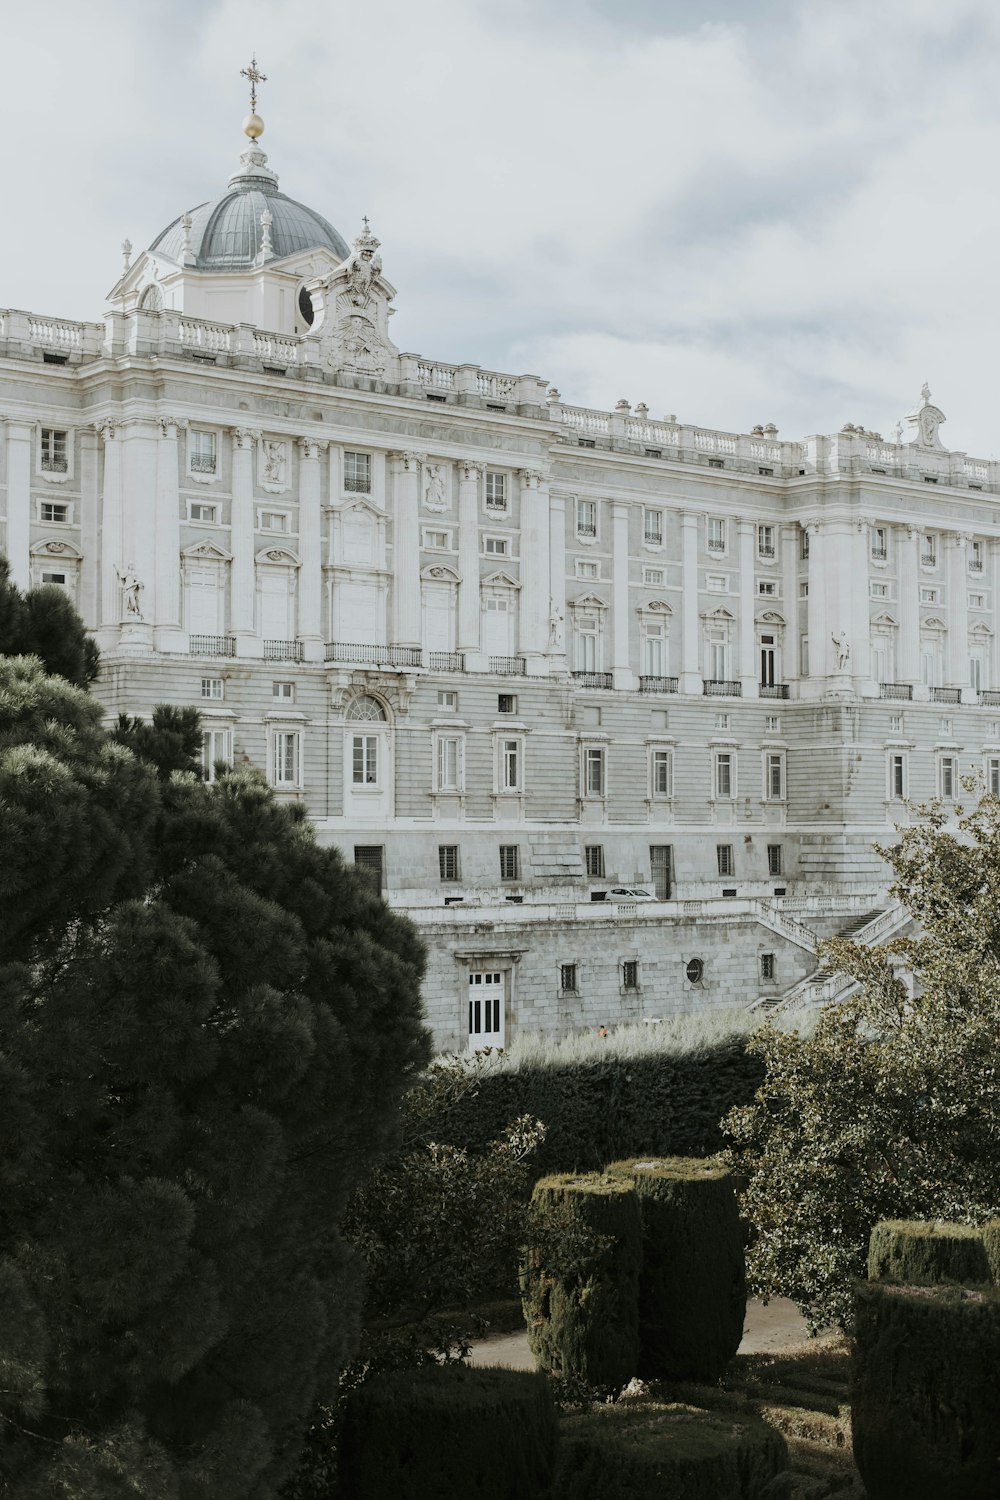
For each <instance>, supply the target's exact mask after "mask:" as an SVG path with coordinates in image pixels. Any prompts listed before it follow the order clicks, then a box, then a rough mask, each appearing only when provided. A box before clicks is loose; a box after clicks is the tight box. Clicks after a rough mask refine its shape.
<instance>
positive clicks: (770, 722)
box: [764, 714, 781, 734]
mask: <svg viewBox="0 0 1000 1500" xmlns="http://www.w3.org/2000/svg"><path fill="white" fill-rule="evenodd" d="M764 733H765V734H780V733H781V716H780V714H765V715H764Z"/></svg>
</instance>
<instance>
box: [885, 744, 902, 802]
mask: <svg viewBox="0 0 1000 1500" xmlns="http://www.w3.org/2000/svg"><path fill="white" fill-rule="evenodd" d="M905 796H906V756H905V755H901V754H892V755H890V756H889V798H890V800H891V801H894V802H899V801H902V800H903V798H904V797H905Z"/></svg>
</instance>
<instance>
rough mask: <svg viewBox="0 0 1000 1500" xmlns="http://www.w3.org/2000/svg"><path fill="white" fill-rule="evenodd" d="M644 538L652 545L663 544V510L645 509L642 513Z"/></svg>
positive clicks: (658, 545)
mask: <svg viewBox="0 0 1000 1500" xmlns="http://www.w3.org/2000/svg"><path fill="white" fill-rule="evenodd" d="M642 539H643V541H644V542H645V543H646V544H647V545H648V546H650V547H662V545H663V512H662V511H660V510H644V511H643V513H642Z"/></svg>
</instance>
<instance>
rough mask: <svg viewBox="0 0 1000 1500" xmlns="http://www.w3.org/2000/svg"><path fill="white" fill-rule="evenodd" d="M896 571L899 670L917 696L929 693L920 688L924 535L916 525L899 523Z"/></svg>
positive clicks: (902, 678) (897, 670)
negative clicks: (920, 533)
mask: <svg viewBox="0 0 1000 1500" xmlns="http://www.w3.org/2000/svg"><path fill="white" fill-rule="evenodd" d="M895 542H896V561H897V568H896V575H897V579H898V582H899V601H898V610H899V638H898V645H899V651H898V657H899V659H898V661H897V662H896V673H897V676H898V680H899V681H900V682H905V683H909V684H910V686H911V687H912V688H913V696H914V697H915V698H916V697H917V696H918V695H920V696H927V695H926V694H922V693H921V692H920V690H921V688H922V682H921V676H920V610H919V608H918V601H919V598H920V560H919V556H918V549H919V545H920V538H919V535H918V533H917V530H916V527H914V526H897V527H896V528H895Z"/></svg>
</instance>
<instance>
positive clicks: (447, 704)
mask: <svg viewBox="0 0 1000 1500" xmlns="http://www.w3.org/2000/svg"><path fill="white" fill-rule="evenodd" d="M438 708H447V709H451V710H452V711H454V710H455V709H457V708H458V694H457V693H456V692H455V691H454V689H452V688H438Z"/></svg>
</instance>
